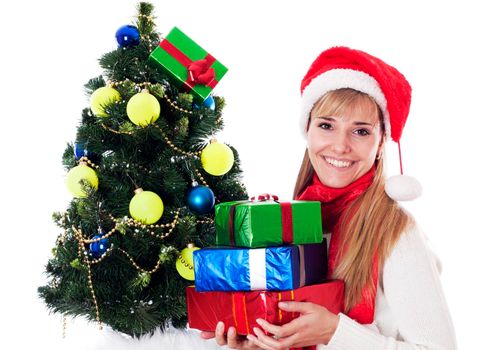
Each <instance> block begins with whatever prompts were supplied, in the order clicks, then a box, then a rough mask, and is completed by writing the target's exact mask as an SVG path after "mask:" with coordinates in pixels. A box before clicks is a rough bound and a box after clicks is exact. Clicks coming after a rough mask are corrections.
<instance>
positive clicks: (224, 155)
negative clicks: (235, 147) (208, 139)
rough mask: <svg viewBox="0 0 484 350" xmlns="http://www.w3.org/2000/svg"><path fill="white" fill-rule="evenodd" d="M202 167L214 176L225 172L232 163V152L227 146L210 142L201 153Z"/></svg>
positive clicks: (230, 167)
mask: <svg viewBox="0 0 484 350" xmlns="http://www.w3.org/2000/svg"><path fill="white" fill-rule="evenodd" d="M201 161H202V167H203V169H204V170H205V171H206V172H207V173H209V174H211V175H215V176H221V175H223V174H225V173H227V172H228V171H229V170H230V169H232V166H233V165H234V152H232V150H231V149H230V147H229V146H227V145H225V144H223V143H218V142H212V143H211V144H209V145H208V146H207V147H205V148H204V149H203V151H202V155H201Z"/></svg>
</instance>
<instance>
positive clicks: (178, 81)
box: [150, 27, 228, 102]
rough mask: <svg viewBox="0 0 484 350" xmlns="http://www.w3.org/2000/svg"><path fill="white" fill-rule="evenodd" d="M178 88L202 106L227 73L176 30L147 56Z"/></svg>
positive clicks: (217, 62)
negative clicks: (185, 90)
mask: <svg viewBox="0 0 484 350" xmlns="http://www.w3.org/2000/svg"><path fill="white" fill-rule="evenodd" d="M150 60H151V61H153V62H155V63H156V64H157V65H158V67H160V68H161V69H162V70H163V71H164V72H165V73H166V74H167V75H168V76H169V77H171V78H173V83H174V84H175V85H177V86H178V87H185V88H186V89H187V90H188V91H190V93H191V94H192V95H193V96H194V97H195V98H196V99H197V100H199V102H203V101H204V100H205V99H206V98H207V97H208V95H210V93H211V92H212V90H213V88H214V87H215V86H216V85H217V83H218V82H219V81H220V79H222V77H223V76H224V75H225V73H227V71H228V69H227V67H225V66H224V65H223V64H222V63H220V62H219V61H217V60H216V59H215V58H214V57H213V56H212V55H210V54H209V53H208V52H207V51H205V50H204V49H203V48H201V47H200V46H199V45H198V44H197V43H196V42H194V41H193V40H192V39H190V38H189V37H188V36H187V35H186V34H185V33H183V32H182V31H181V30H180V29H178V28H177V27H174V28H173V29H172V30H171V31H170V32H169V33H168V35H167V36H166V37H165V38H164V39H163V40H162V41H161V42H160V45H159V46H158V47H157V48H156V49H155V50H153V52H152V53H151V54H150Z"/></svg>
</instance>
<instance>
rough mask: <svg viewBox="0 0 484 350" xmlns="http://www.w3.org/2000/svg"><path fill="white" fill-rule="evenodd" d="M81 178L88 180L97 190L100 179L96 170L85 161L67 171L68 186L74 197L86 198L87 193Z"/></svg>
mask: <svg viewBox="0 0 484 350" xmlns="http://www.w3.org/2000/svg"><path fill="white" fill-rule="evenodd" d="M81 180H86V181H87V182H88V183H89V184H90V185H91V186H92V187H93V188H95V189H96V190H97V186H98V184H99V179H98V178H97V175H96V172H95V171H94V170H93V169H91V168H90V167H88V166H87V165H86V164H85V163H80V164H79V165H78V166H75V167H74V168H72V169H71V170H69V172H68V173H67V177H66V186H67V189H68V190H69V191H70V192H71V193H72V195H73V196H74V197H77V198H85V197H87V193H86V191H85V190H84V188H83V186H82V184H81Z"/></svg>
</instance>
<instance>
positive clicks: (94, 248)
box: [89, 233, 109, 259]
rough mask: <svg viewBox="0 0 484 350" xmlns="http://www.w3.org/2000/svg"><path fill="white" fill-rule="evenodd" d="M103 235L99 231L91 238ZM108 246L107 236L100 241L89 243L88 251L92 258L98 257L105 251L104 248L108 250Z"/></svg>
mask: <svg viewBox="0 0 484 350" xmlns="http://www.w3.org/2000/svg"><path fill="white" fill-rule="evenodd" d="M103 236H104V233H100V234H98V235H95V236H94V237H93V238H91V239H98V238H101V237H103ZM108 248H109V241H108V239H107V238H103V239H101V240H100V241H97V242H92V243H91V244H90V245H89V252H90V253H91V255H92V256H93V258H95V259H98V258H100V257H101V256H102V255H103V254H104V253H105V252H106V250H108Z"/></svg>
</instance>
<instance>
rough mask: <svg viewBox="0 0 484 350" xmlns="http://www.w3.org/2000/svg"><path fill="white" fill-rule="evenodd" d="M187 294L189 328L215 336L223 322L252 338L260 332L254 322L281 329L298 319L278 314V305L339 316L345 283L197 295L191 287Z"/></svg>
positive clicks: (290, 314) (289, 315) (334, 281)
mask: <svg viewBox="0 0 484 350" xmlns="http://www.w3.org/2000/svg"><path fill="white" fill-rule="evenodd" d="M186 293H187V306H188V325H189V327H190V328H196V329H199V330H202V331H210V332H214V331H215V327H216V325H217V322H218V321H222V322H223V323H224V324H225V329H228V328H229V327H235V328H236V330H237V333H238V334H254V331H253V328H254V327H259V328H260V326H259V325H258V324H257V323H256V322H255V320H256V319H258V318H262V319H264V320H266V321H268V322H270V323H272V324H276V325H283V324H286V323H288V322H290V321H291V320H293V319H294V318H296V317H298V316H299V314H298V313H294V312H285V311H282V310H280V309H279V308H278V307H277V303H278V302H279V301H305V302H312V303H315V304H318V305H322V306H324V307H326V308H327V309H328V310H329V311H331V312H333V313H335V314H337V313H339V312H341V311H342V310H343V303H344V282H343V281H341V280H333V281H327V282H325V283H322V284H316V285H312V286H306V287H302V288H298V289H294V290H290V291H283V292H271V291H253V292H197V291H196V290H195V288H194V287H193V286H190V287H187V289H186Z"/></svg>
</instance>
